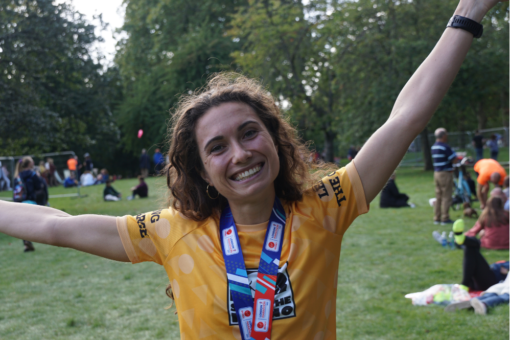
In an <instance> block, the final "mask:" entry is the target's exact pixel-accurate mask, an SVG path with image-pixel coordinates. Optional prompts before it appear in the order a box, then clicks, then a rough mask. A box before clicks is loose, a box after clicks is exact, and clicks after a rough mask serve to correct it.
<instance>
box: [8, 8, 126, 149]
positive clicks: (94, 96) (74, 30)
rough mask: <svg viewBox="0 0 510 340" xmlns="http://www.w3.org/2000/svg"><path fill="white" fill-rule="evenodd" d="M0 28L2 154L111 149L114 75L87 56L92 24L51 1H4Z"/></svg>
mask: <svg viewBox="0 0 510 340" xmlns="http://www.w3.org/2000/svg"><path fill="white" fill-rule="evenodd" d="M0 23H1V24H0V89H1V90H0V135H1V136H2V139H1V141H0V148H1V149H2V152H3V153H5V154H8V155H13V154H19V153H20V152H21V153H24V154H26V153H34V152H48V151H60V150H66V149H74V150H75V151H81V150H83V149H89V150H90V149H91V148H93V147H94V145H98V144H101V146H102V147H103V148H104V146H106V145H115V144H116V142H117V139H118V136H117V135H118V130H117V128H116V126H115V124H114V121H113V116H112V113H111V110H110V100H109V98H110V97H111V94H112V88H114V86H113V85H112V77H110V75H111V73H108V72H107V73H102V72H101V71H102V67H101V65H100V64H99V63H98V62H97V61H94V60H93V58H92V57H91V55H90V52H89V49H90V47H91V45H92V44H93V43H95V42H97V41H100V38H98V37H97V36H96V35H95V34H94V29H95V26H93V25H91V24H88V23H87V22H85V20H84V18H83V17H82V15H81V14H79V13H77V12H75V11H73V10H72V8H70V7H68V6H67V5H65V4H59V5H55V4H53V1H51V0H36V1H27V0H1V1H0ZM113 78H114V77H113Z"/></svg>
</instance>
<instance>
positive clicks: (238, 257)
mask: <svg viewBox="0 0 510 340" xmlns="http://www.w3.org/2000/svg"><path fill="white" fill-rule="evenodd" d="M285 220H286V218H285V212H284V210H283V207H282V204H281V203H280V200H279V199H278V198H275V202H274V205H273V210H272V212H271V217H270V219H269V224H268V228H267V231H266V237H265V240H264V245H263V247H262V253H261V255H260V263H259V269H258V273H257V282H256V284H255V299H253V297H252V294H251V289H250V282H249V281H248V274H247V272H246V266H245V264H244V257H243V253H242V251H241V245H240V242H239V235H238V234H237V228H236V224H235V222H234V217H233V216H232V211H231V210H230V207H228V206H227V207H226V208H225V209H224V210H223V212H222V214H221V218H220V238H221V247H222V250H223V259H224V260H225V267H226V269H227V279H228V285H229V288H230V293H231V295H232V300H233V301H234V308H235V311H236V314H237V320H238V322H239V328H240V330H241V336H242V338H243V340H251V339H254V340H266V339H271V329H272V324H273V306H274V296H275V289H276V278H277V276H278V266H279V264H280V256H281V253H282V243H283V235H284V233H285Z"/></svg>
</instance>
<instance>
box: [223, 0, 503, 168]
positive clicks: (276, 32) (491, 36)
mask: <svg viewBox="0 0 510 340" xmlns="http://www.w3.org/2000/svg"><path fill="white" fill-rule="evenodd" d="M455 6H456V1H454V0H448V1H444V0H443V1H441V0H429V1H424V0H413V1H411V0H403V1H400V0H399V1H397V0H391V1H387V0H358V1H343V0H342V1H340V0H338V1H313V2H306V4H304V3H303V2H302V1H298V0H296V1H292V0H280V1H277V0H251V1H250V2H249V6H248V7H247V8H245V9H244V10H241V11H239V12H238V13H236V14H235V16H234V20H233V29H232V30H231V31H230V32H229V33H230V34H231V35H232V36H233V37H235V38H236V39H240V42H241V43H242V44H241V48H242V49H241V50H240V51H237V52H234V54H233V56H234V57H235V60H236V62H237V63H238V64H239V66H240V68H241V69H242V70H243V71H244V72H246V73H248V74H250V75H252V76H255V77H262V78H263V79H264V81H265V83H266V84H267V85H268V88H269V89H270V90H271V92H272V93H273V95H275V97H276V98H279V100H280V104H281V106H282V107H284V108H285V109H286V110H288V112H289V113H290V115H291V117H292V118H293V120H294V121H295V122H296V123H297V124H298V127H299V128H300V130H301V131H303V135H304V137H305V138H307V139H312V140H314V141H315V142H316V144H317V145H321V146H324V151H325V154H326V160H328V161H331V160H333V152H334V151H335V152H338V149H339V148H340V149H342V148H343V149H346V148H347V146H348V145H349V144H362V143H363V142H364V141H365V140H366V139H367V138H368V137H369V136H370V135H371V134H372V133H373V132H374V131H375V130H376V129H377V128H378V127H379V126H381V125H382V124H383V123H384V121H385V120H386V119H387V118H388V116H389V114H390V112H391V110H392V107H393V103H394V102H395V100H396V98H397V96H398V94H399V92H400V90H401V89H402V88H403V86H404V85H405V83H406V82H407V80H408V79H409V78H410V77H411V76H412V74H413V73H414V71H415V70H416V69H417V68H418V66H419V65H420V64H421V63H422V61H423V60H424V59H425V58H426V57H427V55H428V54H429V53H430V51H431V50H432V49H433V47H434V45H435V43H436V42H437V40H438V39H439V37H440V36H441V34H442V32H443V31H444V27H445V25H446V22H447V21H448V19H449V17H450V16H451V14H452V12H453V10H454V9H455ZM438 22H444V23H445V25H442V24H438ZM483 24H484V25H485V27H486V34H485V36H484V37H483V38H482V39H480V40H477V41H475V42H474V44H473V48H472V50H471V52H470V54H469V55H468V58H467V61H466V63H465V64H464V65H463V67H462V69H461V72H460V74H459V77H458V78H457V80H456V81H455V83H454V84H453V86H452V90H451V91H450V92H449V94H448V95H447V97H446V98H445V100H444V101H443V104H442V105H441V106H440V107H439V109H438V112H437V113H436V115H435V116H434V118H433V120H432V122H431V124H430V126H431V127H432V126H436V127H437V126H439V125H442V126H444V127H446V128H447V129H451V130H457V129H461V130H466V129H474V128H475V127H476V124H477V121H476V119H475V118H474V117H476V115H475V112H477V113H476V114H477V115H478V117H479V118H478V122H479V123H478V125H479V126H481V124H482V123H483V121H487V122H491V121H495V120H496V117H498V119H497V120H499V121H501V119H500V118H499V117H501V116H503V117H505V115H504V114H503V115H501V112H508V104H507V101H508V100H507V98H508V86H507V84H508V5H507V4H500V5H498V7H497V8H496V9H494V10H493V11H492V12H491V13H490V14H489V15H488V16H487V17H486V18H485V19H484V21H483ZM498 72H499V75H498ZM501 74H503V76H501ZM469 114H470V115H469ZM484 117H486V118H484ZM503 123H504V122H503ZM500 124H501V123H500ZM426 135H427V129H425V130H424V132H422V136H426ZM396 138H398V137H397V136H396ZM423 140H424V141H425V142H428V140H427V139H426V138H424V139H423ZM335 143H336V145H337V147H334V144H335ZM422 149H423V152H424V158H425V160H426V164H427V168H430V167H431V165H432V162H431V158H430V150H429V146H427V145H424V147H423V148H422Z"/></svg>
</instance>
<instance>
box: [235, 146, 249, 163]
mask: <svg viewBox="0 0 510 340" xmlns="http://www.w3.org/2000/svg"><path fill="white" fill-rule="evenodd" d="M232 149H233V151H234V157H233V159H232V161H233V162H234V164H240V163H241V164H242V163H245V162H246V161H248V160H249V159H250V158H251V156H252V155H251V151H248V150H246V149H245V148H244V147H243V146H242V145H241V144H239V143H235V144H234V145H233V147H232Z"/></svg>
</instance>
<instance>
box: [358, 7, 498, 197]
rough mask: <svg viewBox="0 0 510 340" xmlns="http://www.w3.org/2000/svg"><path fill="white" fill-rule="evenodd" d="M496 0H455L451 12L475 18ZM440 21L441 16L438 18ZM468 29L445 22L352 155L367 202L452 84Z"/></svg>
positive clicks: (468, 36) (466, 46)
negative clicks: (376, 126) (381, 118)
mask: <svg viewBox="0 0 510 340" xmlns="http://www.w3.org/2000/svg"><path fill="white" fill-rule="evenodd" d="M498 2H499V0H461V1H460V2H459V5H458V6H457V9H456V10H455V13H454V15H460V16H463V17H467V18H470V19H472V20H475V21H477V22H480V21H481V20H482V18H483V17H484V16H485V14H486V13H487V12H488V11H489V10H490V9H491V8H492V7H494V6H495V5H496V4H497V3H498ZM437 24H438V25H445V26H446V22H445V23H443V22H438V23H437ZM472 41H473V34H471V33H469V32H467V31H465V30H462V29H458V28H457V29H455V28H447V29H446V30H445V32H444V33H443V35H442V36H441V38H440V39H439V41H438V43H437V45H436V46H435V47H434V49H433V50H432V52H431V53H430V54H429V56H428V57H427V59H425V61H424V62H423V63H422V64H421V65H420V67H419V68H418V69H417V70H416V72H415V73H414V74H413V76H412V77H411V79H409V81H408V82H407V84H406V85H405V87H404V88H403V89H402V91H401V92H400V94H399V96H398V98H397V101H396V102H395V105H394V107H393V110H392V112H391V115H390V117H389V118H388V120H387V121H386V123H384V125H383V126H381V127H380V128H379V129H378V130H377V131H376V132H375V133H374V134H373V135H372V136H371V137H370V139H369V140H368V141H367V142H366V144H365V145H364V146H363V148H362V149H361V150H360V152H359V153H358V155H357V156H356V158H355V160H354V164H355V165H356V169H357V170H358V174H359V176H360V178H361V182H362V183H363V189H364V191H365V197H366V199H367V203H370V202H371V201H372V200H373V199H374V198H375V196H377V194H378V193H379V191H381V189H382V188H383V187H384V185H385V184H386V182H387V180H388V178H389V177H390V175H391V174H392V173H393V171H394V170H395V169H396V167H397V166H398V164H399V163H400V161H401V160H402V158H403V157H404V155H405V153H406V152H407V149H408V147H409V145H410V144H411V142H412V141H413V140H414V139H415V138H416V136H418V134H419V133H420V132H421V131H422V130H423V129H424V128H425V126H426V125H427V123H428V121H429V120H430V118H432V115H433V114H434V112H435V111H436V109H437V107H438V106H439V103H440V102H441V100H442V99H443V97H444V96H445V94H446V92H447V91H448V88H449V87H450V85H451V84H452V82H453V80H454V79H455V76H456V75H457V72H458V71H459V69H460V66H461V65H462V62H463V61H464V58H465V57H466V54H467V52H468V50H469V47H470V46H471V42H472Z"/></svg>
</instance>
